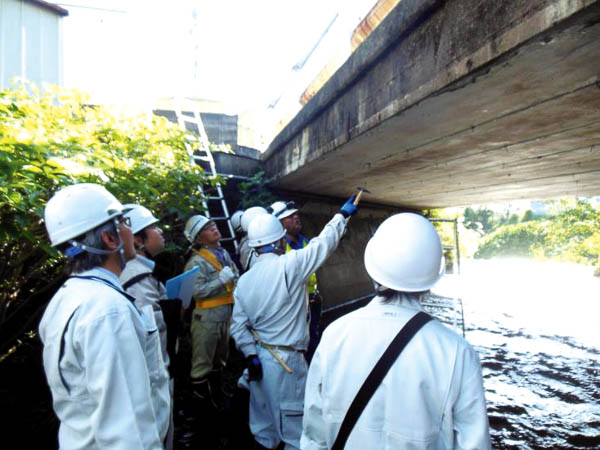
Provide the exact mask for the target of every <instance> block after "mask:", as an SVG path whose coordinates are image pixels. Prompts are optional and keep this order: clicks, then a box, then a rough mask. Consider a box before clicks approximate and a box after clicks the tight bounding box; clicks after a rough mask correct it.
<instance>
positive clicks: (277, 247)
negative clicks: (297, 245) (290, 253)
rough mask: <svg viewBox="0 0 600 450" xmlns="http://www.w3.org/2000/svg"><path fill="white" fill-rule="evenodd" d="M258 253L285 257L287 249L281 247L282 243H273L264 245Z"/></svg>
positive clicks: (258, 249) (257, 250)
mask: <svg viewBox="0 0 600 450" xmlns="http://www.w3.org/2000/svg"><path fill="white" fill-rule="evenodd" d="M256 252H257V253H258V254H260V255H262V254H263V253H275V254H277V255H283V254H284V253H285V249H284V248H283V246H282V245H281V241H277V242H273V243H272V244H267V245H263V246H262V247H259V248H257V249H256Z"/></svg>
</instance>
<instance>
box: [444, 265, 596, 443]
mask: <svg viewBox="0 0 600 450" xmlns="http://www.w3.org/2000/svg"><path fill="white" fill-rule="evenodd" d="M592 272H593V269H592V268H590V267H584V266H577V265H569V264H558V263H538V262H532V261H526V260H491V261H479V260H478V261H466V262H465V263H463V267H462V275H461V276H460V277H453V276H447V277H446V278H445V279H444V280H442V282H440V284H439V286H438V288H436V291H434V293H439V294H440V295H457V296H460V297H462V299H463V307H464V322H465V330H466V338H467V340H468V341H469V342H470V343H471V344H472V345H473V346H474V347H475V348H476V349H477V350H478V352H479V354H480V358H481V363H482V367H483V377H484V385H485V389H486V399H487V403H488V414H489V419H490V427H491V434H492V445H493V447H494V448H501V449H502V448H519V449H528V448H530V449H539V448H600V327H599V326H598V322H599V320H600V279H598V278H595V277H593V275H592Z"/></svg>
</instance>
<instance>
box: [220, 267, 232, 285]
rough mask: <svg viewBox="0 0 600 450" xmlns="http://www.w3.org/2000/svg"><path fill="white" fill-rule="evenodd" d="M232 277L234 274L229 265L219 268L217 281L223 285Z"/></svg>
mask: <svg viewBox="0 0 600 450" xmlns="http://www.w3.org/2000/svg"><path fill="white" fill-rule="evenodd" d="M234 278H235V274H234V273H233V270H231V267H229V266H225V267H223V270H221V271H220V272H219V281H220V282H221V283H222V284H223V285H225V284H227V283H229V282H230V281H231V280H233V279H234Z"/></svg>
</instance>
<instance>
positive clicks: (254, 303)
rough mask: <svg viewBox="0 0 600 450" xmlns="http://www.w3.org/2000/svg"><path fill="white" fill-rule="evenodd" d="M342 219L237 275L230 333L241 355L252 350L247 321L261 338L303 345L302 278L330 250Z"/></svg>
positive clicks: (261, 258) (337, 217) (297, 346)
mask: <svg viewBox="0 0 600 450" xmlns="http://www.w3.org/2000/svg"><path fill="white" fill-rule="evenodd" d="M345 226H346V221H345V220H344V217H343V216H342V215H341V214H336V215H335V216H334V217H333V219H331V221H329V223H328V224H327V225H325V227H324V228H323V231H321V234H319V236H318V237H316V238H313V239H312V240H311V241H310V244H308V245H307V246H306V247H304V248H303V249H301V250H294V251H291V252H288V253H286V254H284V255H276V254H274V253H265V254H262V255H260V256H259V257H258V260H257V262H256V264H255V265H254V266H253V267H252V268H251V269H250V270H249V271H248V272H246V273H245V274H243V275H242V276H241V277H240V279H239V280H238V283H237V286H236V288H235V291H234V292H233V296H234V298H235V303H234V306H233V316H232V323H231V335H232V336H233V338H234V339H235V342H236V345H237V346H238V348H239V349H240V350H241V351H242V352H243V353H244V355H246V356H248V355H252V354H256V353H257V352H256V346H255V343H254V338H253V337H252V334H251V333H250V331H249V330H248V328H247V327H248V326H250V327H251V328H253V329H254V330H256V332H257V333H258V335H259V336H260V337H261V338H262V340H263V342H265V343H267V344H271V345H285V346H290V347H293V348H295V349H296V350H302V351H304V350H306V348H307V346H308V338H309V336H308V320H309V310H308V295H307V292H306V282H307V281H308V277H309V276H310V274H311V273H313V272H315V271H316V270H317V269H318V268H319V267H320V266H321V265H322V264H323V263H324V262H325V260H326V259H327V258H328V257H329V256H330V255H331V254H332V253H333V251H334V250H335V249H336V247H337V246H338V243H339V241H340V239H341V237H342V234H343V232H344V228H345Z"/></svg>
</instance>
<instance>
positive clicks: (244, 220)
mask: <svg viewBox="0 0 600 450" xmlns="http://www.w3.org/2000/svg"><path fill="white" fill-rule="evenodd" d="M259 214H269V213H268V212H267V210H266V209H265V208H263V207H262V206H252V207H251V208H248V209H247V210H246V211H244V214H242V217H241V219H240V226H241V228H242V232H243V233H244V237H242V239H241V240H240V247H239V249H238V253H239V255H240V264H241V265H242V269H243V270H244V271H246V270H249V269H250V267H252V264H254V263H255V262H256V258H257V257H258V255H257V254H256V252H255V251H254V250H253V249H252V248H251V247H250V246H249V245H248V227H249V226H250V223H251V222H252V220H253V219H254V218H255V217H256V216H258V215H259Z"/></svg>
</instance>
